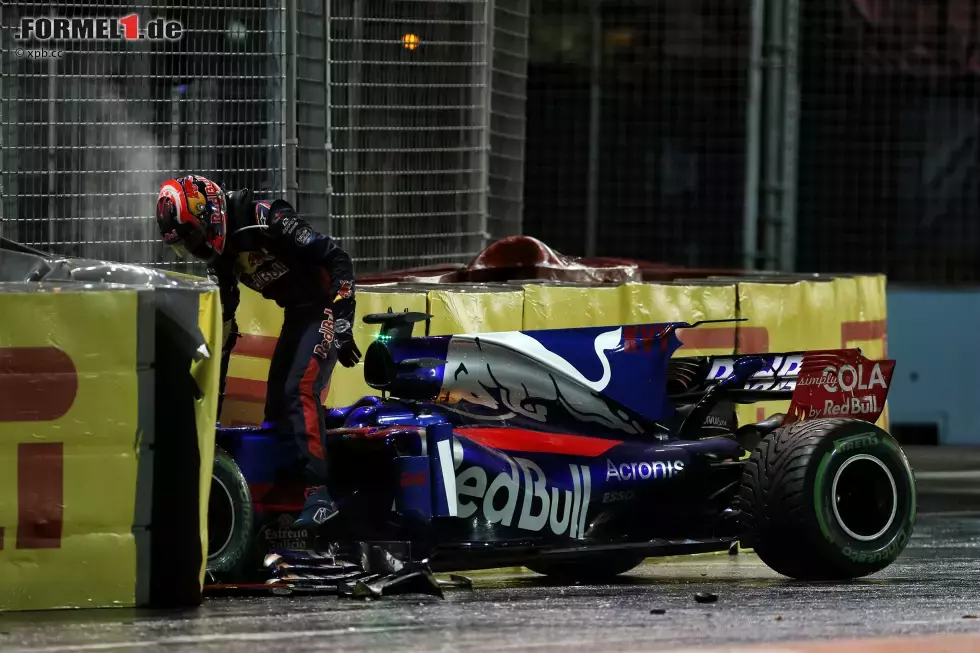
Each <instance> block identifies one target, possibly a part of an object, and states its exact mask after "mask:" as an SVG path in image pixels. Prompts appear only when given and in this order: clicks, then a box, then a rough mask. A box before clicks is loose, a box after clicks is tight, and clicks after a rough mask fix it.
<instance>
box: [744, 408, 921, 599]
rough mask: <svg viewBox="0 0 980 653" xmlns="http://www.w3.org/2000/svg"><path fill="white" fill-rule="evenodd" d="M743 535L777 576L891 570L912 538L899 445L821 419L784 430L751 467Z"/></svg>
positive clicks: (879, 433) (911, 502)
mask: <svg viewBox="0 0 980 653" xmlns="http://www.w3.org/2000/svg"><path fill="white" fill-rule="evenodd" d="M739 503H740V504H741V509H742V520H743V522H742V523H743V527H744V535H743V539H742V542H743V544H744V545H745V546H749V547H752V548H753V549H755V552H756V553H757V554H758V555H759V557H760V558H761V559H762V560H763V562H765V563H766V564H767V565H769V567H771V568H772V569H773V570H775V571H777V572H779V573H780V574H783V575H785V576H789V577H791V578H796V579H799V580H847V579H852V578H859V577H862V576H867V575H868V574H872V573H875V572H877V571H880V570H882V569H884V568H885V567H887V566H888V565H890V564H891V563H892V562H894V561H895V559H896V558H898V556H899V555H900V554H901V553H902V551H903V550H904V549H905V546H906V545H907V544H908V542H909V539H910V538H911V536H912V528H913V526H914V524H915V513H916V489H915V478H914V476H913V474H912V468H911V467H910V466H909V463H908V459H907V458H906V457H905V454H904V453H903V452H902V450H901V448H900V447H899V445H898V443H897V442H896V441H895V440H894V439H893V438H892V437H891V436H890V435H889V434H888V433H887V432H885V431H884V430H882V429H880V428H878V427H877V426H875V425H874V424H870V423H868V422H864V421H860V420H855V419H816V420H810V421H805V422H798V423H795V424H790V425H787V426H783V427H780V428H778V429H776V430H775V431H773V432H772V433H771V434H770V435H768V436H766V437H765V438H764V439H763V440H762V441H761V442H760V443H759V444H758V445H757V446H756V448H755V450H754V451H753V453H752V455H751V457H750V458H749V459H748V461H747V462H746V464H745V467H744V471H743V475H742V487H741V490H740V494H739Z"/></svg>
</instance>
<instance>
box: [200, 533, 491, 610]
mask: <svg viewBox="0 0 980 653" xmlns="http://www.w3.org/2000/svg"><path fill="white" fill-rule="evenodd" d="M263 566H264V567H265V568H266V569H267V570H268V573H269V576H270V577H269V579H268V580H267V581H266V582H265V583H246V584H229V585H209V586H206V587H205V593H206V594H209V595H216V594H242V593H246V594H247V593H266V594H269V593H271V594H273V595H278V596H289V595H293V594H321V595H336V596H344V597H350V598H354V599H361V600H371V599H378V598H381V597H383V596H393V595H397V594H425V595H428V596H437V597H439V598H445V597H444V595H443V593H442V588H453V589H455V588H460V589H472V586H473V583H472V581H471V580H470V579H469V578H466V577H465V576H459V575H456V574H451V575H450V576H449V579H448V580H441V579H436V577H435V575H434V574H433V573H432V570H431V569H430V568H429V564H428V561H426V560H422V561H413V560H412V559H411V550H410V547H409V545H408V544H406V543H403V542H384V543H370V544H369V543H366V542H358V543H352V544H347V545H344V546H341V545H336V544H335V545H332V546H331V547H330V549H329V550H327V551H314V550H303V549H279V550H276V551H273V552H271V553H269V554H268V555H266V556H265V559H264V561H263Z"/></svg>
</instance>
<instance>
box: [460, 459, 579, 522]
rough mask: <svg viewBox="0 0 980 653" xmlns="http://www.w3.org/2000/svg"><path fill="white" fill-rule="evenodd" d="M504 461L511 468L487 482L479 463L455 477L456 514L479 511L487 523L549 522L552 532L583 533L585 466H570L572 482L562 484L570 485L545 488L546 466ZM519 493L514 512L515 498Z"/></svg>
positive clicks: (466, 515) (515, 460) (470, 514)
mask: <svg viewBox="0 0 980 653" xmlns="http://www.w3.org/2000/svg"><path fill="white" fill-rule="evenodd" d="M514 463H516V465H515V464H514ZM508 464H509V465H510V472H501V473H499V474H497V476H496V477H494V479H493V480H492V481H490V483H489V486H488V478H487V472H486V470H484V469H482V468H480V467H470V468H469V469H466V470H464V471H463V472H461V473H460V474H458V475H457V476H456V502H457V513H456V514H457V516H459V517H462V518H464V519H465V518H468V517H472V516H474V515H475V514H476V513H477V512H478V511H479V512H482V514H483V516H484V518H485V519H486V520H487V521H488V522H490V523H491V524H500V525H502V526H516V527H517V528H520V529H523V530H529V531H541V530H544V529H545V527H547V528H548V530H550V531H551V532H552V533H554V534H555V535H563V534H566V533H567V534H568V536H569V537H572V538H581V537H582V533H583V531H584V529H585V516H586V513H587V512H588V509H589V500H590V499H591V495H592V475H591V472H590V471H589V468H588V467H587V466H585V465H569V466H568V470H569V475H570V479H569V480H570V483H566V487H567V485H569V484H570V485H571V486H572V489H571V490H563V489H559V488H557V487H549V485H548V479H547V477H546V476H545V473H544V470H542V469H541V468H540V467H539V466H538V465H536V464H535V463H533V462H532V461H530V460H526V459H524V458H514V459H513V462H511V461H510V460H508ZM518 466H519V467H520V469H519V470H518ZM522 489H523V492H522ZM522 494H523V500H522V502H521V508H520V512H519V513H518V509H517V503H518V498H520V497H521V495H522ZM515 517H517V521H516V523H514V522H515Z"/></svg>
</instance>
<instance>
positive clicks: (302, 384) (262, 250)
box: [156, 175, 361, 527]
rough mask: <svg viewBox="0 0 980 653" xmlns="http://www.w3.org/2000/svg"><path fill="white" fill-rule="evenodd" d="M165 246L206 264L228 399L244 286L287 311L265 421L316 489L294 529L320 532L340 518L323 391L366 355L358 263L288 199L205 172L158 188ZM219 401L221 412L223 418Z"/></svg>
mask: <svg viewBox="0 0 980 653" xmlns="http://www.w3.org/2000/svg"><path fill="white" fill-rule="evenodd" d="M156 219H157V225H158V226H159V228H160V234H161V236H162V238H163V242H164V243H165V244H167V245H169V246H170V247H171V248H172V249H173V250H174V251H175V252H176V253H177V254H178V256H180V257H181V258H187V257H189V256H193V257H194V258H197V259H199V260H201V261H204V262H206V263H207V266H208V275H209V276H210V277H211V278H212V279H213V280H215V281H216V283H217V285H218V289H219V294H220V297H221V307H222V320H223V326H224V328H223V344H222V361H221V396H220V397H221V398H223V397H224V389H225V375H226V373H227V370H228V359H229V358H230V356H231V351H232V349H233V348H234V346H235V342H236V340H237V339H238V328H237V324H236V322H235V311H236V310H237V308H238V303H239V290H238V284H239V283H242V284H244V285H245V286H246V287H248V288H251V289H252V290H254V291H256V292H258V293H260V294H261V295H262V296H263V297H264V298H265V299H269V300H272V301H274V302H276V303H277V304H278V305H279V306H281V307H282V308H283V324H282V331H281V332H280V334H279V340H278V342H277V344H276V348H275V352H274V353H273V356H272V361H271V364H270V367H269V377H268V383H267V386H266V387H267V390H266V404H265V419H266V422H269V423H272V424H274V425H276V427H277V428H278V429H279V430H280V431H284V432H288V433H290V434H292V435H294V436H295V438H296V443H297V445H298V447H299V449H300V450H301V451H302V454H303V457H304V459H305V461H306V463H307V466H306V470H307V473H308V474H309V476H310V477H311V478H310V480H312V481H313V483H312V485H315V486H316V487H314V488H312V489H311V490H309V491H308V492H307V501H306V505H305V506H304V509H303V513H302V514H301V516H300V518H299V520H297V523H296V525H297V526H298V527H313V526H316V525H320V524H322V523H323V522H325V521H326V520H328V519H330V518H331V517H333V516H334V515H336V513H337V508H336V506H335V504H334V502H333V501H332V500H331V499H330V496H329V493H328V492H327V489H326V483H327V461H326V458H325V451H326V441H325V434H324V429H325V423H324V415H323V411H324V408H323V401H322V399H323V392H324V390H325V389H326V388H327V387H329V383H330V375H331V373H332V372H333V368H334V366H335V364H336V363H337V362H338V361H339V362H340V364H341V365H343V366H344V367H353V366H355V365H356V364H357V362H358V361H359V360H360V358H361V352H360V350H358V348H357V345H356V344H355V343H354V332H353V324H354V307H355V299H354V266H353V264H352V262H351V259H350V256H348V254H347V252H345V251H344V250H343V249H341V248H340V247H339V246H338V245H337V243H336V242H335V241H334V240H333V239H332V238H330V237H328V236H325V235H322V234H319V233H317V232H316V231H315V230H314V229H313V228H312V227H311V226H310V225H309V224H308V223H307V222H306V221H304V220H303V219H302V218H300V217H299V216H298V215H297V214H296V211H295V210H294V209H293V207H292V206H290V205H289V203H288V202H286V201H285V200H282V199H277V200H274V201H271V202H268V201H254V200H253V199H252V192H251V191H250V190H248V189H243V190H238V191H227V190H225V189H224V188H222V187H221V186H220V185H218V184H216V183H215V182H213V181H211V180H210V179H207V178H205V177H202V176H199V175H186V176H184V177H180V178H176V179H169V180H167V181H165V182H164V183H163V184H162V185H161V186H160V193H159V196H158V197H157V210H156ZM221 398H219V409H218V412H219V415H220V412H221V409H220V406H221Z"/></svg>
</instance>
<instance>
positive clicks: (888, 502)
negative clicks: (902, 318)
mask: <svg viewBox="0 0 980 653" xmlns="http://www.w3.org/2000/svg"><path fill="white" fill-rule="evenodd" d="M430 317H431V316H429V315H426V314H424V313H411V312H392V311H391V309H389V312H388V313H381V314H374V315H367V316H365V317H364V318H363V320H364V322H365V323H368V324H375V325H379V333H378V336H377V338H376V340H375V341H374V342H372V343H371V345H370V346H369V347H368V349H367V351H366V353H365V359H364V378H365V381H366V383H367V384H368V385H369V386H370V387H371V388H373V389H374V390H376V391H377V392H378V394H377V395H376V396H369V397H364V398H363V399H361V400H359V401H357V402H356V403H354V404H353V405H351V406H347V407H343V408H334V409H331V410H329V411H328V413H327V417H326V420H327V424H326V426H327V429H328V431H327V432H328V434H329V437H328V438H327V459H328V461H329V465H330V475H329V478H330V482H329V483H330V486H329V490H330V494H331V496H333V497H334V498H335V499H336V501H337V506H338V508H337V510H336V512H335V513H334V514H330V515H318V516H317V518H316V521H317V522H323V526H322V527H321V528H319V529H317V531H316V532H311V530H309V529H304V530H297V529H296V528H294V527H293V525H292V524H293V521H294V519H295V518H296V516H297V515H298V513H299V511H300V510H301V509H302V506H303V502H304V488H303V485H302V481H301V480H299V479H301V474H300V470H299V469H298V468H297V464H301V463H297V462H296V461H295V460H294V458H293V457H294V456H295V454H294V453H293V448H292V447H293V445H292V443H291V440H290V438H288V437H284V436H278V435H275V431H274V429H272V428H270V426H269V425H264V426H263V427H238V428H220V427H219V428H218V430H217V450H216V456H215V463H214V475H213V484H212V493H211V503H210V507H209V513H208V516H209V529H210V538H211V541H210V544H209V556H208V569H209V572H210V574H211V576H212V578H213V579H215V580H217V581H219V582H232V581H244V580H247V579H256V578H259V577H262V578H267V577H268V575H269V573H270V570H269V567H274V568H275V569H276V572H275V575H276V578H278V579H279V580H283V579H287V578H291V579H293V580H294V581H299V580H302V579H304V578H306V579H310V578H316V577H317V576H316V573H313V572H315V571H316V568H317V564H323V565H325V566H324V568H325V569H326V568H328V569H329V570H331V573H333V572H336V571H337V570H338V569H341V567H339V566H338V565H337V562H336V558H335V557H330V556H331V555H332V554H330V553H329V552H330V551H333V552H336V551H337V548H336V547H338V546H345V543H360V544H364V543H368V544H371V545H372V546H374V545H376V546H375V549H377V548H378V547H380V548H381V549H382V550H383V551H384V552H385V555H387V556H389V557H391V556H392V555H393V556H395V557H396V558H398V559H400V560H402V561H403V562H405V563H411V562H412V561H415V562H418V561H425V562H426V564H427V565H429V567H430V568H431V570H432V571H434V572H440V571H443V572H445V571H448V572H452V571H461V570H467V569H479V568H493V567H500V566H512V565H520V566H525V567H527V568H529V569H531V570H533V571H535V572H539V573H541V574H546V575H548V576H553V577H555V578H557V579H559V580H560V581H578V580H588V581H602V580H606V579H610V578H612V577H614V576H616V575H619V574H623V573H626V572H628V571H630V570H632V569H633V568H635V567H637V566H638V565H639V564H640V563H641V562H642V561H643V560H644V559H646V558H648V557H654V556H663V555H675V554H687V553H697V552H709V551H724V550H725V549H729V548H731V547H732V546H733V544H736V543H737V544H740V545H741V546H743V547H747V548H751V549H754V551H755V552H756V553H757V554H758V556H759V557H760V558H761V559H762V560H763V561H764V562H765V563H766V564H767V565H768V566H769V567H771V568H772V569H773V570H775V571H776V572H778V573H780V574H782V575H785V576H788V577H791V578H794V579H800V580H844V579H853V578H857V577H862V576H866V575H868V574H872V573H874V572H877V571H879V570H881V569H883V568H885V567H886V566H888V565H889V564H891V563H892V562H893V561H894V560H895V559H896V558H897V557H898V556H899V555H900V554H901V553H902V551H903V549H904V548H905V546H906V544H907V543H908V542H909V538H910V537H911V534H912V529H913V526H914V522H915V514H916V488H915V480H914V476H913V473H912V469H911V468H910V466H909V463H908V460H907V458H906V457H905V455H904V453H903V452H902V449H901V447H900V446H899V444H898V443H897V442H896V440H895V439H893V438H892V437H891V436H890V435H889V434H888V433H887V432H886V431H885V430H883V429H882V428H880V427H878V426H876V421H877V420H878V418H879V416H880V415H881V413H882V411H883V408H884V405H885V400H886V397H887V394H888V387H889V384H890V382H891V377H892V373H893V371H894V365H895V361H892V360H869V359H868V358H866V357H865V356H864V355H863V354H862V353H861V351H860V350H857V349H840V350H821V351H796V352H784V353H765V354H734V355H726V356H687V357H685V356H675V355H674V354H675V353H677V352H678V350H679V349H680V348H681V346H682V342H683V338H684V334H685V333H688V332H689V330H690V329H698V328H710V327H711V325H710V324H709V323H707V322H704V321H702V322H695V323H687V322H665V323H657V324H643V325H621V326H609V327H587V328H574V329H551V330H534V331H512V332H500V333H479V334H463V335H452V336H414V335H413V330H414V327H415V325H416V324H418V323H419V322H424V321H427V320H428V319H429V318H430ZM778 400H781V401H785V400H790V404H789V409H788V411H787V412H786V413H775V414H772V415H768V416H767V417H766V418H765V419H763V420H761V421H756V422H754V423H748V424H742V425H739V424H738V423H737V419H736V406H737V405H738V404H747V403H755V402H769V401H778ZM783 405H785V404H783ZM331 547H333V548H331ZM325 552H326V553H325ZM393 552H394V553H393ZM327 558H329V560H330V564H326V563H323V560H325V559H327ZM318 561H319V562H318ZM284 569H285V571H284ZM297 570H303V571H305V572H311V573H312V575H305V576H304V575H303V574H300V573H299V572H298V571H297ZM289 574H292V575H291V576H290V575H289ZM328 577H329V578H337V576H336V575H334V576H328Z"/></svg>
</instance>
